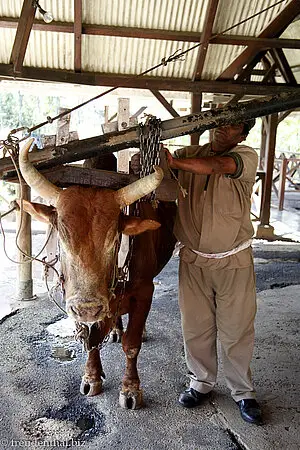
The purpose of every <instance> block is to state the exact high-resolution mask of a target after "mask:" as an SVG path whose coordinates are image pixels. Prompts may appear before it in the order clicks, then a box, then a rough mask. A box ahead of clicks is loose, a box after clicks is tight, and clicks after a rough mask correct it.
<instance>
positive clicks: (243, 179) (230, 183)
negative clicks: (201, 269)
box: [174, 144, 258, 268]
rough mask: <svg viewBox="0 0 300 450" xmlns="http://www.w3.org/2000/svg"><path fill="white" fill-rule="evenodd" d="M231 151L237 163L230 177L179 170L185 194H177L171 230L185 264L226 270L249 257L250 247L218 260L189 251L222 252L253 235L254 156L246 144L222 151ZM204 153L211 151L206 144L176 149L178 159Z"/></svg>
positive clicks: (207, 154) (247, 260)
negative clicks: (189, 263) (251, 213)
mask: <svg viewBox="0 0 300 450" xmlns="http://www.w3.org/2000/svg"><path fill="white" fill-rule="evenodd" d="M230 153H233V154H234V155H235V160H236V158H237V159H238V160H239V161H240V163H239V164H238V169H237V173H236V174H233V175H231V176H229V175H224V174H212V175H210V176H209V179H208V176H207V175H198V174H193V173H191V172H187V171H183V170H179V181H180V183H181V185H182V186H183V187H184V188H185V189H186V190H187V191H188V195H187V196H186V197H185V198H183V196H182V194H181V193H180V194H179V198H178V213H177V218H176V222H175V228H174V233H175V236H176V238H177V239H178V241H180V242H181V243H182V244H183V245H184V246H185V247H186V248H185V249H183V250H182V251H181V256H184V257H186V258H187V259H188V260H189V261H187V262H193V263H196V264H197V265H203V264H204V265H206V266H211V267H212V268H218V267H228V266H229V267H230V268H231V267H245V266H248V265H249V264H250V263H251V261H252V255H251V250H250V249H246V250H243V251H241V252H239V253H237V254H236V255H232V256H229V257H226V258H223V259H222V260H211V259H208V258H203V257H202V256H199V255H196V254H194V253H192V252H191V250H192V249H193V250H197V251H200V252H204V253H221V252H226V251H228V250H232V249H233V248H235V247H237V246H238V245H240V244H242V243H243V242H245V241H246V240H248V239H250V238H251V237H252V236H253V232H254V230H253V226H252V223H251V220H250V207H251V194H252V188H253V184H254V182H255V174H256V169H257V164H258V156H257V153H256V152H255V150H253V149H252V148H251V147H248V146H246V145H237V146H236V147H234V148H232V149H231V150H230V152H228V153H226V155H227V154H230ZM209 155H214V154H213V153H212V152H211V146H210V144H206V145H204V146H203V147H200V146H189V147H184V148H183V149H180V150H177V152H176V156H177V157H179V158H197V157H201V156H209ZM234 155H233V156H234ZM236 155H238V156H237V157H236ZM219 156H220V154H219ZM223 156H225V155H224V154H223ZM236 176H237V177H236ZM207 179H208V184H207V187H206V191H204V188H205V184H206V182H207Z"/></svg>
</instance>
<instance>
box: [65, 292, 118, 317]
mask: <svg viewBox="0 0 300 450" xmlns="http://www.w3.org/2000/svg"><path fill="white" fill-rule="evenodd" d="M66 308H67V313H68V315H69V316H70V317H72V319H74V320H76V321H77V322H81V323H94V322H100V321H102V320H104V319H106V318H109V317H111V316H112V315H111V313H110V309H109V300H108V298H102V299H99V298H82V297H79V296H73V297H70V298H68V299H67V300H66Z"/></svg>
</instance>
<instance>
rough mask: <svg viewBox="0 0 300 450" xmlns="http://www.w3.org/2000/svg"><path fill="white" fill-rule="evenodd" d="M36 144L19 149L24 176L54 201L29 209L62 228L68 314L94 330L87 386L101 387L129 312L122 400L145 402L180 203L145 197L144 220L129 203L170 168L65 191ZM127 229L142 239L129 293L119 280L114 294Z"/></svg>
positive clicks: (90, 389) (131, 404) (93, 391)
mask: <svg viewBox="0 0 300 450" xmlns="http://www.w3.org/2000/svg"><path fill="white" fill-rule="evenodd" d="M30 145H31V142H29V143H28V144H27V145H26V146H25V147H24V148H23V149H22V151H21V152H20V158H19V164H20V169H21V172H22V175H23V177H24V179H25V181H26V182H27V184H28V185H29V186H31V187H32V188H33V189H34V190H35V191H37V192H38V193H39V195H41V196H42V197H43V198H45V199H47V200H48V201H49V202H50V204H51V205H53V206H46V205H41V204H37V203H30V202H27V201H23V207H24V210H25V211H26V212H28V213H29V214H31V215H32V216H33V217H34V218H36V219H38V220H42V221H44V222H50V223H51V224H52V225H53V226H55V227H56V228H57V230H58V232H59V236H60V243H61V267H62V274H63V277H64V290H65V300H66V309H67V313H68V315H69V316H71V317H72V318H73V319H74V320H75V321H76V322H77V323H80V324H86V325H88V327H86V329H89V334H88V336H87V346H88V348H89V352H88V359H87V363H86V367H85V373H84V376H83V379H82V383H81V389H80V390H81V392H82V393H83V394H85V395H89V396H92V395H97V394H99V393H100V392H101V389H102V378H101V377H102V376H103V375H104V374H103V370H102V365H101V360H100V353H99V346H100V344H101V343H102V342H103V339H104V338H105V336H107V334H108V333H109V332H110V330H111V329H112V328H113V327H114V326H115V324H116V321H117V317H119V316H121V315H122V314H125V313H128V326H127V329H126V332H125V333H124V334H123V336H122V347H123V350H124V353H125V355H126V370H125V374H124V378H123V384H122V390H121V393H120V404H121V406H123V407H125V408H131V409H135V408H138V407H140V406H141V405H142V391H141V389H140V380H139V376H138V372H137V357H138V354H139V351H140V348H141V342H142V334H143V329H144V325H145V322H146V319H147V316H148V313H149V310H150V306H151V301H152V294H153V290H154V286H153V278H154V277H155V276H156V275H157V274H158V273H159V272H160V271H161V270H162V268H163V267H164V265H165V264H166V263H167V261H168V260H169V258H170V256H171V252H172V249H173V247H174V243H175V241H174V237H173V234H172V227H173V221H174V216H175V208H176V207H175V204H174V203H166V202H165V203H164V202H161V203H159V206H158V208H157V209H153V208H152V206H151V205H150V204H149V203H146V202H141V204H140V217H133V216H126V215H124V214H123V213H122V208H123V207H124V206H125V205H130V204H133V203H134V202H135V201H137V200H138V199H139V198H141V197H142V196H144V195H146V194H148V193H149V192H151V191H152V190H154V189H155V188H156V187H157V186H158V185H159V184H160V182H161V180H162V178H163V171H162V169H160V168H159V167H158V168H156V169H155V173H153V174H151V175H149V176H147V177H145V178H143V179H142V180H138V181H136V182H134V183H132V184H131V185H129V186H126V187H125V188H122V189H119V190H118V191H112V190H110V189H103V188H92V187H81V186H72V187H69V188H67V189H64V190H63V189H61V188H58V187H57V186H54V185H53V184H51V183H50V182H49V181H48V180H46V178H45V177H44V176H43V175H41V174H40V173H39V172H38V171H37V170H36V169H35V168H34V167H33V166H32V164H30V162H29V161H28V151H29V148H30ZM120 233H123V234H127V235H131V236H135V238H134V239H133V245H132V257H131V259H130V263H129V281H128V282H127V283H126V287H125V291H124V289H122V285H121V286H119V285H118V286H117V288H116V290H115V294H116V295H113V294H112V291H111V288H112V284H113V278H114V275H113V274H114V271H115V261H116V251H117V249H118V242H119V237H120ZM141 233H142V234H141Z"/></svg>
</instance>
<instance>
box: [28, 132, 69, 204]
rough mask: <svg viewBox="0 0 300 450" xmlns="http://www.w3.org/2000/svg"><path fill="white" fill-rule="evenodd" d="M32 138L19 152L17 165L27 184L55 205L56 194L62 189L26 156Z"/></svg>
mask: <svg viewBox="0 0 300 450" xmlns="http://www.w3.org/2000/svg"><path fill="white" fill-rule="evenodd" d="M33 141H34V139H30V140H29V141H28V142H26V144H25V145H24V146H23V147H22V149H21V150H20V154H19V167H20V170H21V173H22V176H23V178H24V180H25V181H26V183H27V184H28V186H30V187H31V188H32V189H34V190H35V191H36V192H37V193H38V194H39V195H40V196H41V197H43V198H44V199H45V200H47V201H48V202H49V203H50V204H51V205H53V206H55V205H56V202H57V198H58V195H59V194H60V192H61V191H62V189H61V188H59V187H57V186H55V185H54V184H52V183H50V181H48V180H47V179H46V178H45V177H44V176H43V175H42V174H41V173H40V172H38V170H36V168H35V167H33V165H32V164H31V162H30V161H29V158H28V152H29V149H30V147H31V144H32V143H33Z"/></svg>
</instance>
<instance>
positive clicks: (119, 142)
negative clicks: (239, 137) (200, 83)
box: [0, 91, 300, 179]
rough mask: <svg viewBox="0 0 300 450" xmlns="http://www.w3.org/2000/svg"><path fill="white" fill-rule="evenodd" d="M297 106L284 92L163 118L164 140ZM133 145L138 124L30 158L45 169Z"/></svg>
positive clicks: (294, 96) (1, 170) (3, 167)
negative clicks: (38, 161) (171, 117)
mask: <svg viewBox="0 0 300 450" xmlns="http://www.w3.org/2000/svg"><path fill="white" fill-rule="evenodd" d="M298 107H300V91H296V92H293V93H281V94H280V95H277V96H274V97H272V98H271V99H270V98H269V97H267V98H266V99H265V98H264V99H260V100H251V101H249V102H241V103H238V104H237V105H234V106H228V107H224V108H216V109H212V110H210V111H204V112H199V113H195V114H189V115H187V116H182V117H177V118H175V119H169V120H165V121H162V123H161V128H162V133H161V139H162V140H166V139H171V138H174V137H178V136H184V135H187V134H192V133H195V132H203V131H205V130H209V129H212V128H216V127H219V126H222V125H227V124H232V123H240V122H243V121H244V120H248V119H251V118H254V117H262V116H266V115H269V114H270V113H272V114H274V113H277V112H280V111H285V110H288V109H292V108H298ZM132 147H139V128H138V127H137V126H136V127H132V128H129V129H126V130H124V131H119V132H112V133H107V134H104V135H101V136H95V137H92V138H88V139H83V140H81V141H71V142H68V144H66V145H63V146H59V147H52V148H51V147H50V148H48V149H44V150H39V151H38V152H30V154H29V159H30V160H31V158H32V157H33V156H35V155H36V154H38V157H39V158H41V159H43V160H45V159H46V160H45V161H44V162H42V163H38V164H37V165H36V166H37V167H38V168H39V169H46V168H50V167H54V166H58V165H61V164H65V163H69V162H74V161H80V160H82V159H86V158H92V157H94V156H97V155H99V154H102V155H106V154H110V153H113V152H116V151H120V150H123V149H125V148H132ZM8 164H10V166H8ZM10 167H11V161H10V158H3V159H2V160H1V161H0V175H2V177H3V178H4V179H7V177H11V176H12V175H11V174H8V175H7V172H8V171H9V170H10ZM5 174H6V175H5Z"/></svg>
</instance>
